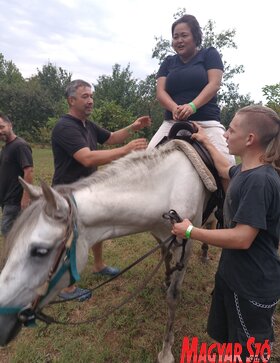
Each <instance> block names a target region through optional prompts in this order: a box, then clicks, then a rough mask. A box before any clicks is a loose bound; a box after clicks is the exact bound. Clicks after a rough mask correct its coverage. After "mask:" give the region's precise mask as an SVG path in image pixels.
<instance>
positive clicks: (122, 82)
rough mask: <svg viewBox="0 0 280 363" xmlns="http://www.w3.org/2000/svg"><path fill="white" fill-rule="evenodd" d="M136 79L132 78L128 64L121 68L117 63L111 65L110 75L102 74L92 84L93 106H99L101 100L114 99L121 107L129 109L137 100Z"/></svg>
mask: <svg viewBox="0 0 280 363" xmlns="http://www.w3.org/2000/svg"><path fill="white" fill-rule="evenodd" d="M137 83H138V82H137V80H136V79H134V78H132V72H131V71H130V65H129V64H128V65H127V67H126V68H124V69H121V66H120V65H119V64H115V65H114V66H113V67H112V75H111V76H106V75H102V76H100V77H99V78H98V79H97V84H95V85H94V89H95V94H94V100H95V106H96V107H99V105H100V103H102V102H103V101H108V102H111V101H115V102H116V104H118V105H119V106H121V107H122V108H123V109H125V110H128V111H130V108H131V107H132V105H133V104H134V103H135V102H137V88H138V86H137Z"/></svg>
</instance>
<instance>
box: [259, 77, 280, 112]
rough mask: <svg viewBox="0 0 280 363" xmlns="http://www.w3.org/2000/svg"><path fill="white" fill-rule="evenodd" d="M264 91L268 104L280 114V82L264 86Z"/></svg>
mask: <svg viewBox="0 0 280 363" xmlns="http://www.w3.org/2000/svg"><path fill="white" fill-rule="evenodd" d="M262 93H263V95H264V97H265V98H266V100H267V104H266V106H268V107H270V108H272V109H273V110H274V111H275V112H277V113H278V115H279V116H280V82H279V83H276V84H272V85H266V86H264V87H263V88H262Z"/></svg>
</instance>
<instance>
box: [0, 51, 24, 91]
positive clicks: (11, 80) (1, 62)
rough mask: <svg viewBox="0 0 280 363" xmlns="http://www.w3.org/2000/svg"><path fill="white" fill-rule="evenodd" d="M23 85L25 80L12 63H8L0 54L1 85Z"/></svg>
mask: <svg viewBox="0 0 280 363" xmlns="http://www.w3.org/2000/svg"><path fill="white" fill-rule="evenodd" d="M15 83H16V84H18V85H20V84H22V83H24V78H23V77H22V74H21V73H20V71H19V69H18V68H17V67H16V65H15V64H14V63H13V62H12V61H7V60H5V58H4V55H3V54H2V53H0V84H15Z"/></svg>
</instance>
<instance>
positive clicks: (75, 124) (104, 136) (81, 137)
mask: <svg viewBox="0 0 280 363" xmlns="http://www.w3.org/2000/svg"><path fill="white" fill-rule="evenodd" d="M66 98H67V102H68V105H69V112H68V114H67V115H64V116H63V117H61V119H60V120H59V121H58V122H57V124H56V125H55V127H54V129H53V132H52V150H53V155H54V166H55V171H54V176H53V185H60V184H69V183H73V182H75V181H77V180H78V179H80V178H84V177H86V176H88V175H90V174H91V173H93V172H94V171H96V169H97V167H98V166H100V165H104V164H107V163H110V162H111V161H113V160H115V159H118V158H120V157H122V156H124V155H126V154H128V153H129V152H131V151H133V150H141V149H145V148H146V147H147V141H146V140H145V139H144V138H140V139H135V140H132V141H130V142H129V143H128V144H126V145H123V146H121V147H118V148H114V149H108V150H97V145H98V144H107V145H114V144H123V143H124V141H125V140H126V139H127V138H128V137H130V136H131V134H132V133H133V132H135V131H138V130H140V129H142V128H144V127H147V126H150V124H151V119H150V117H149V116H143V117H140V118H138V119H137V120H136V121H134V122H133V123H132V124H131V125H129V126H127V127H125V128H123V129H121V130H118V131H115V132H110V131H108V130H106V129H104V128H102V127H100V126H98V125H97V124H95V123H94V122H92V121H89V120H88V119H87V118H88V117H89V116H90V114H91V112H92V108H93V93H92V88H91V85H90V84H89V83H87V82H85V81H83V80H75V81H72V82H71V83H70V84H69V85H68V86H67V89H66ZM93 253H94V258H95V260H94V267H93V273H95V274H101V275H110V276H113V275H116V274H118V273H119V269H117V268H114V267H111V266H106V265H105V263H104V262H103V259H102V243H98V244H96V245H95V246H93ZM60 296H61V297H62V298H64V299H67V298H71V299H72V298H73V297H77V298H78V299H79V300H80V301H82V300H84V299H87V298H89V297H90V296H91V294H90V291H89V290H85V289H80V288H78V287H75V286H71V287H70V288H68V289H65V290H64V291H63V292H62V293H61V294H60Z"/></svg>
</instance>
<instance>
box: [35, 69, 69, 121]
mask: <svg viewBox="0 0 280 363" xmlns="http://www.w3.org/2000/svg"><path fill="white" fill-rule="evenodd" d="M37 71H38V73H37V75H35V76H33V77H32V78H30V81H37V82H38V84H39V85H40V86H41V88H42V90H43V91H44V92H45V93H46V94H47V96H48V98H49V100H50V101H51V103H52V105H53V112H52V114H50V115H49V117H52V116H56V117H59V116H60V115H61V114H63V113H64V112H65V111H66V109H67V105H66V102H65V89H66V86H67V85H68V84H69V83H70V82H71V77H72V74H71V73H68V72H67V71H66V70H64V69H63V68H61V67H56V66H55V65H54V64H52V63H51V62H48V63H47V64H45V65H44V66H43V67H42V70H39V69H37ZM46 121H47V120H46Z"/></svg>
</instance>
